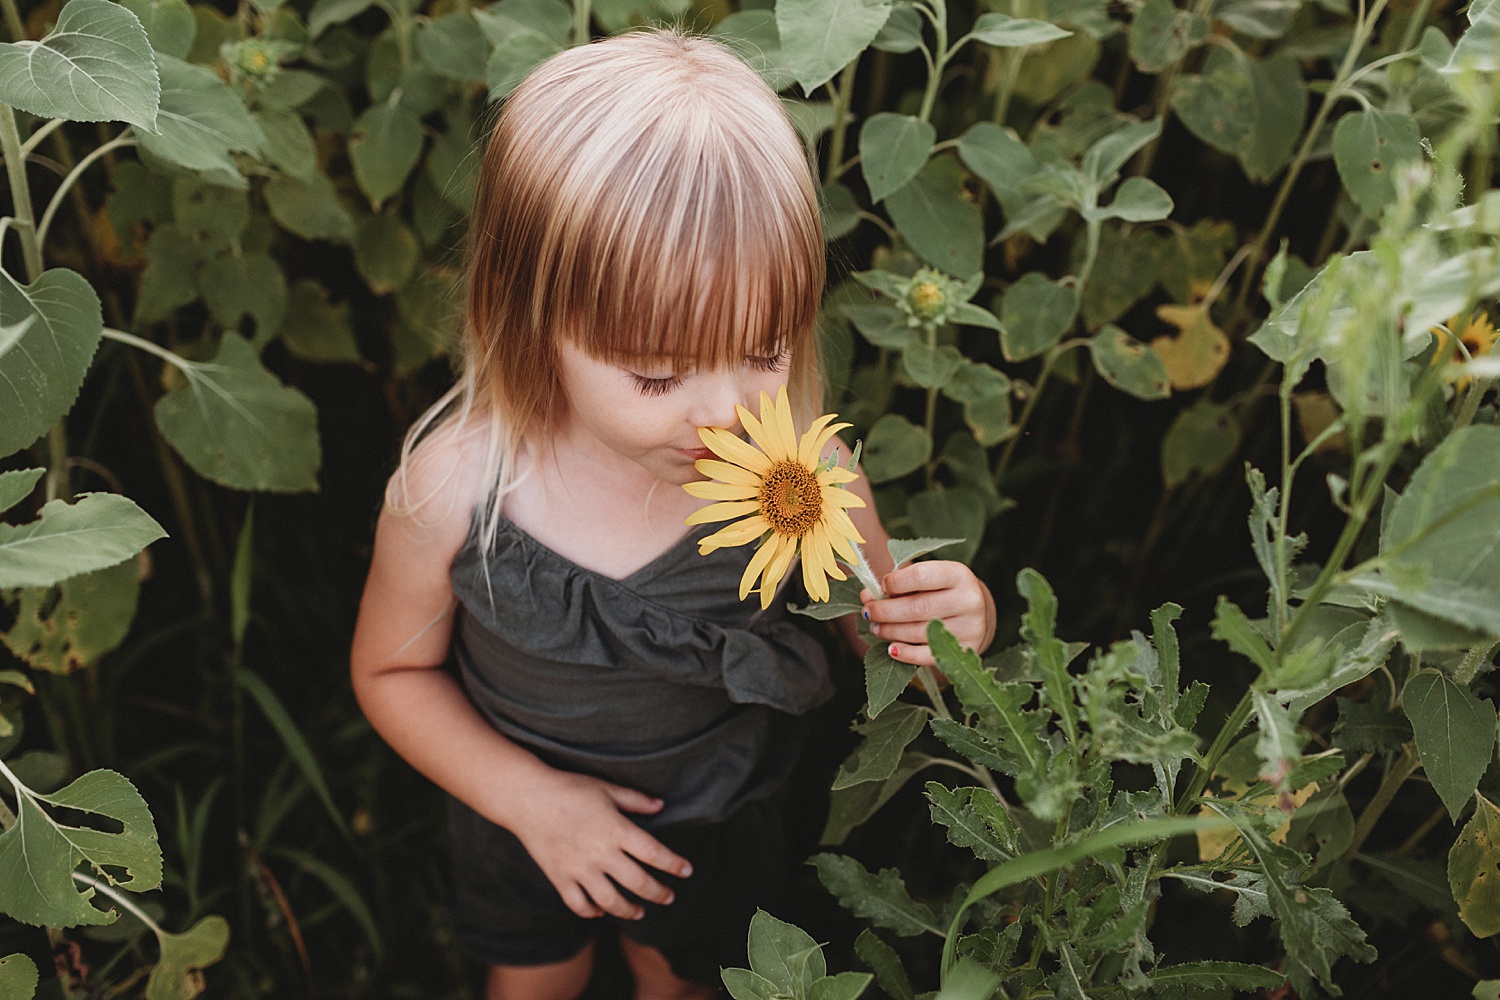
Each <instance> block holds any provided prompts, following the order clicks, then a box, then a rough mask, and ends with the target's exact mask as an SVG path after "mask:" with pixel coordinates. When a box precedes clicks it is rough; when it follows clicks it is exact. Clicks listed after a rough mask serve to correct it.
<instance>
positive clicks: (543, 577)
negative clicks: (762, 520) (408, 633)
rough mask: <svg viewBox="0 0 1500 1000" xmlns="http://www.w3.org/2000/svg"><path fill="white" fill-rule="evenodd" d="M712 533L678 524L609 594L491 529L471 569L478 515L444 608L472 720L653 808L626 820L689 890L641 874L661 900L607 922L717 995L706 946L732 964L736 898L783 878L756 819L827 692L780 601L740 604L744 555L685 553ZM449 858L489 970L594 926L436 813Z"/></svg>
mask: <svg viewBox="0 0 1500 1000" xmlns="http://www.w3.org/2000/svg"><path fill="white" fill-rule="evenodd" d="M718 527H720V526H719V525H703V526H699V527H695V528H693V529H692V530H690V531H689V532H688V533H687V534H686V535H684V536H683V537H682V538H681V539H679V540H678V541H677V542H676V543H675V544H674V545H672V547H671V548H669V549H668V550H667V551H666V552H664V553H662V554H661V555H660V556H658V557H657V558H656V559H654V560H652V561H651V562H650V563H648V564H647V565H645V566H643V567H642V568H641V569H639V570H637V571H636V572H634V573H632V574H630V575H629V576H627V577H625V578H624V579H621V580H615V579H612V578H610V577H607V576H604V575H603V574H600V573H596V572H593V571H591V570H588V569H585V568H583V567H581V566H579V565H578V564H576V563H574V562H572V561H571V560H569V559H566V558H564V557H563V556H561V555H559V554H558V553H556V552H554V551H552V550H551V549H549V548H547V547H546V546H544V545H542V544H541V543H539V542H537V541H536V540H535V539H533V538H532V537H531V536H530V535H528V534H526V533H525V532H524V531H523V530H522V529H520V528H519V527H518V526H516V525H515V524H514V523H512V522H511V521H509V520H506V519H504V518H502V519H501V520H500V522H499V524H498V526H497V531H496V539H495V545H494V546H493V548H492V549H491V550H490V551H489V553H488V554H485V553H483V552H482V551H481V545H480V543H479V539H478V520H477V517H476V518H475V520H474V522H473V523H472V525H471V530H470V533H469V537H468V539H467V540H466V541H465V543H464V545H463V547H462V548H460V549H459V551H458V553H457V554H456V555H455V557H454V559H453V565H452V570H451V573H450V577H451V581H452V585H453V592H454V594H455V595H457V597H458V599H459V602H460V606H459V609H458V613H457V618H456V621H455V627H454V636H453V646H452V656H453V660H454V662H455V663H456V666H457V669H458V672H459V676H460V678H461V680H462V683H463V685H464V688H465V690H466V691H467V692H468V696H469V698H470V699H471V701H472V702H473V703H474V705H475V706H476V707H477V708H478V710H479V711H480V713H481V714H483V716H484V717H485V719H486V720H487V721H488V722H489V723H490V724H491V725H492V726H494V727H495V729H497V730H498V731H499V732H501V733H502V734H504V735H505V736H507V737H508V738H510V739H511V740H514V741H515V742H516V743H518V744H520V745H522V746H524V747H526V748H527V749H528V750H530V751H531V752H533V753H535V754H536V755H537V756H538V757H539V758H540V759H541V760H543V761H545V762H546V763H548V764H550V765H551V766H553V767H557V768H561V769H564V770H569V771H577V772H581V773H585V774H591V775H594V776H596V777H599V778H603V779H605V780H607V781H611V782H614V783H616V784H619V785H624V786H628V787H630V788H635V789H639V790H640V791H643V792H646V793H648V794H650V795H654V796H658V797H660V798H661V799H662V800H663V801H664V802H665V806H664V807H663V808H662V810H661V811H660V812H659V813H657V814H656V815H654V816H634V815H632V816H631V817H630V818H631V819H632V820H634V821H635V822H637V823H638V824H639V825H641V826H642V827H644V828H645V829H647V830H650V831H651V833H652V835H653V836H655V837H657V838H658V839H659V840H662V841H663V843H666V844H667V846H668V847H671V848H672V849H674V850H676V851H677V852H678V853H679V854H683V855H684V856H685V857H687V858H688V859H689V860H690V861H691V862H692V863H693V866H694V874H693V876H692V877H690V878H688V879H683V880H678V879H674V878H671V877H669V876H666V875H664V874H663V873H659V872H656V871H655V870H650V874H652V875H653V876H656V877H657V878H658V881H662V882H663V883H664V884H668V885H669V886H670V887H671V888H673V889H674V891H675V892H676V895H677V899H676V901H675V902H674V903H672V904H671V905H670V906H665V907H663V906H657V905H655V904H650V903H648V904H646V910H647V915H646V917H645V918H644V919H643V920H640V921H619V924H620V925H621V929H622V930H624V931H625V932H626V933H628V934H629V935H630V936H631V937H633V938H635V939H637V940H641V941H643V942H644V943H647V944H651V945H653V946H655V947H658V948H660V949H661V950H662V951H663V952H664V953H666V954H667V956H668V958H669V959H671V960H672V964H673V966H674V968H677V969H678V972H679V975H687V976H689V977H690V978H704V977H709V979H705V981H710V980H712V981H716V980H717V975H716V973H715V971H714V970H715V969H716V967H717V964H716V963H717V962H718V959H716V958H713V957H711V956H710V955H709V951H710V948H711V946H710V944H709V943H708V942H707V940H706V939H707V938H708V937H713V936H717V937H725V938H726V939H727V940H729V941H731V942H732V941H737V942H738V947H739V948H740V949H743V946H744V933H745V928H746V927H747V925H748V920H749V916H750V915H751V914H753V912H754V905H755V904H754V903H753V902H747V901H746V900H744V899H741V898H737V897H741V896H746V895H749V896H753V895H755V893H754V892H753V891H752V890H753V887H754V885H755V884H756V881H757V880H774V873H773V872H768V871H766V870H765V867H766V865H774V866H775V867H778V868H779V867H780V857H779V843H780V841H779V828H780V822H779V813H777V812H776V811H775V809H774V808H772V807H771V805H770V804H771V803H772V802H774V798H773V797H774V796H776V794H777V793H778V792H779V791H780V790H781V789H782V788H783V787H784V785H785V784H786V781H787V779H788V777H789V776H790V774H791V770H792V768H793V767H794V766H795V764H796V760H797V755H798V753H799V751H800V746H801V742H802V733H803V730H804V725H803V723H804V720H803V719H802V718H801V717H802V716H804V715H806V713H808V712H809V711H811V710H812V709H813V708H815V707H817V706H818V705H819V704H821V703H822V702H824V701H826V700H827V699H828V698H829V697H830V696H831V695H832V693H833V688H832V685H831V684H830V682H829V678H828V665H827V661H826V658H825V657H824V654H823V650H822V647H821V646H820V645H819V644H818V642H817V641H816V640H815V639H814V638H813V637H812V636H810V635H809V634H807V633H806V632H804V631H803V630H802V629H801V628H800V627H798V625H797V624H796V623H795V621H794V620H793V619H792V617H791V615H790V614H789V613H788V612H787V611H786V608H785V603H786V598H785V597H784V596H778V599H777V600H776V601H775V602H774V603H773V605H772V607H771V608H770V609H768V610H766V611H761V609H760V602H759V601H758V600H757V599H755V597H754V596H752V597H751V598H750V599H749V600H745V601H741V600H740V599H739V590H738V588H739V581H740V576H741V574H742V573H743V572H744V569H745V567H746V565H747V564H748V563H749V560H750V557H751V556H752V555H753V554H754V546H753V545H750V546H740V547H736V548H729V549H719V550H717V551H715V552H712V553H710V554H708V555H706V556H700V555H699V554H698V546H697V542H698V539H699V538H702V537H703V536H704V535H706V534H708V533H709V532H711V531H713V530H715V529H716V528H718ZM486 566H487V567H488V580H486V574H485V569H486ZM772 847H774V848H775V851H776V857H774V858H771V857H769V855H768V851H769V849H770V848H772ZM448 849H449V854H450V866H451V876H452V883H453V884H452V895H451V899H450V909H451V910H452V911H453V918H454V922H455V926H456V930H457V931H458V933H459V935H460V937H461V938H462V939H463V940H465V941H466V942H467V943H468V944H469V946H470V947H471V948H472V949H473V950H474V951H476V952H477V953H478V954H479V955H480V957H481V958H484V959H486V960H487V961H488V962H490V963H491V964H511V965H522V964H539V963H543V962H552V961H559V960H561V959H563V958H567V957H569V956H571V955H573V954H575V953H576V952H577V951H578V950H579V949H580V948H581V947H582V946H583V945H584V944H585V943H586V942H587V940H588V938H589V937H590V936H592V934H593V933H594V929H595V926H597V922H596V921H585V920H583V919H581V918H579V917H577V916H576V915H574V914H573V913H572V912H571V911H570V910H568V909H567V908H566V906H565V905H564V904H563V902H562V900H561V898H560V897H559V896H558V895H557V893H556V890H555V889H553V888H552V886H551V884H550V883H549V882H547V880H546V878H545V876H543V875H542V874H541V871H540V869H537V868H536V865H535V863H534V862H532V861H531V859H530V857H529V856H528V855H527V854H526V852H525V850H524V849H523V848H521V847H520V845H519V842H518V841H516V839H515V838H514V837H513V836H512V835H511V834H510V833H509V832H508V831H506V830H504V829H502V828H500V827H498V826H495V825H494V824H492V823H490V822H488V821H487V820H485V819H484V818H482V817H480V816H478V815H477V814H476V813H474V812H473V811H472V810H470V809H468V808H467V807H466V806H464V805H463V804H462V803H459V802H458V801H457V800H455V799H451V798H450V800H449V839H448ZM695 851H696V852H697V853H698V854H699V855H700V856H699V857H695V856H694V855H693V852H695ZM719 855H728V856H727V857H720V856H719ZM744 869H748V870H744ZM741 883H744V884H743V885H742V884H741ZM746 906H748V912H745V913H740V912H738V911H740V910H743V909H745V907H746ZM718 924H723V925H725V926H717V925H718ZM700 954H701V956H702V958H703V961H702V962H698V961H697V956H699V955H700Z"/></svg>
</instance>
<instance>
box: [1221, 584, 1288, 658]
mask: <svg viewBox="0 0 1500 1000" xmlns="http://www.w3.org/2000/svg"><path fill="white" fill-rule="evenodd" d="M1212 631H1213V636H1214V638H1215V639H1218V640H1219V641H1220V642H1223V643H1225V644H1227V645H1228V646H1229V648H1230V649H1232V650H1234V651H1235V652H1236V653H1239V654H1240V655H1241V656H1243V657H1245V658H1246V659H1248V660H1249V661H1250V662H1251V663H1253V664H1255V665H1256V666H1257V667H1259V668H1260V669H1261V671H1262V672H1263V673H1273V672H1275V670H1276V655H1275V654H1274V653H1272V652H1271V647H1270V646H1268V645H1266V640H1265V637H1264V636H1262V635H1261V634H1260V633H1259V632H1258V631H1256V629H1255V626H1253V625H1251V624H1250V619H1249V618H1247V617H1246V616H1245V612H1243V611H1241V610H1240V608H1239V605H1237V604H1235V603H1234V602H1233V601H1231V600H1230V599H1229V598H1227V597H1225V596H1224V595H1222V594H1220V595H1219V603H1218V604H1217V605H1216V606H1215V607H1214V620H1213V624H1212Z"/></svg>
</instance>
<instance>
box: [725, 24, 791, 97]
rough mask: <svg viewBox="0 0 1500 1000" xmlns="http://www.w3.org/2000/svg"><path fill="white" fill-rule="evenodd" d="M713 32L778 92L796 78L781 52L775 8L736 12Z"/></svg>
mask: <svg viewBox="0 0 1500 1000" xmlns="http://www.w3.org/2000/svg"><path fill="white" fill-rule="evenodd" d="M709 34H710V35H712V36H714V37H715V38H717V39H719V40H720V41H721V42H723V43H724V44H725V45H728V46H729V47H730V48H732V49H734V50H735V52H737V53H739V56H740V58H741V59H743V60H745V61H746V62H747V63H749V64H750V66H751V68H752V69H754V70H755V72H757V73H759V74H760V77H761V79H762V80H765V81H766V85H767V86H768V87H770V88H771V89H772V90H774V91H776V92H777V93H780V92H781V91H783V90H785V89H787V88H788V87H790V86H791V85H792V84H793V83H794V82H795V81H796V77H795V76H793V75H792V71H791V68H790V67H789V66H788V65H787V62H786V56H784V55H783V54H782V52H781V32H779V31H777V30H776V12H775V11H774V10H770V9H763V10H750V9H745V10H738V11H735V12H734V13H733V14H730V15H729V16H728V17H726V18H724V19H723V20H721V21H720V22H719V23H718V24H715V25H714V26H713V30H711V31H710V32H709Z"/></svg>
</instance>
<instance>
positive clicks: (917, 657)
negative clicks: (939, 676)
mask: <svg viewBox="0 0 1500 1000" xmlns="http://www.w3.org/2000/svg"><path fill="white" fill-rule="evenodd" d="M886 652H888V653H890V656H891V659H893V660H899V661H900V662H902V663H909V664H911V665H912V666H914V667H932V666H936V665H937V661H936V660H934V659H933V658H932V650H931V648H929V647H927V646H919V645H916V644H915V643H908V642H893V643H891V645H890V648H889V649H888V650H886Z"/></svg>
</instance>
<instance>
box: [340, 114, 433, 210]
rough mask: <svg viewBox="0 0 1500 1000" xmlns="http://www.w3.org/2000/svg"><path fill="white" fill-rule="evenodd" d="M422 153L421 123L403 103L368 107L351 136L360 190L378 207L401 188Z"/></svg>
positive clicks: (351, 147) (353, 158)
mask: <svg viewBox="0 0 1500 1000" xmlns="http://www.w3.org/2000/svg"><path fill="white" fill-rule="evenodd" d="M421 156H422V123H421V121H420V120H419V119H418V118H417V116H416V115H415V114H413V113H412V112H411V111H410V110H408V109H407V108H406V107H404V106H403V105H400V104H380V105H376V106H374V107H371V108H367V109H366V110H365V112H364V113H363V114H361V115H360V116H359V118H358V119H357V120H356V121H355V123H354V134H353V135H351V136H350V137H349V159H350V160H351V161H352V162H353V163H354V179H355V180H357V181H358V182H359V186H360V190H362V191H364V193H365V196H366V197H368V198H369V199H370V204H371V205H373V206H374V207H375V208H377V209H378V208H379V207H380V206H381V205H382V204H383V203H384V202H385V200H386V199H387V198H389V197H390V196H391V195H393V194H395V193H396V192H397V191H399V190H401V186H402V185H403V184H405V183H406V178H407V175H409V174H410V173H411V171H412V168H413V167H415V166H416V165H417V160H418V159H420V158H421Z"/></svg>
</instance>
